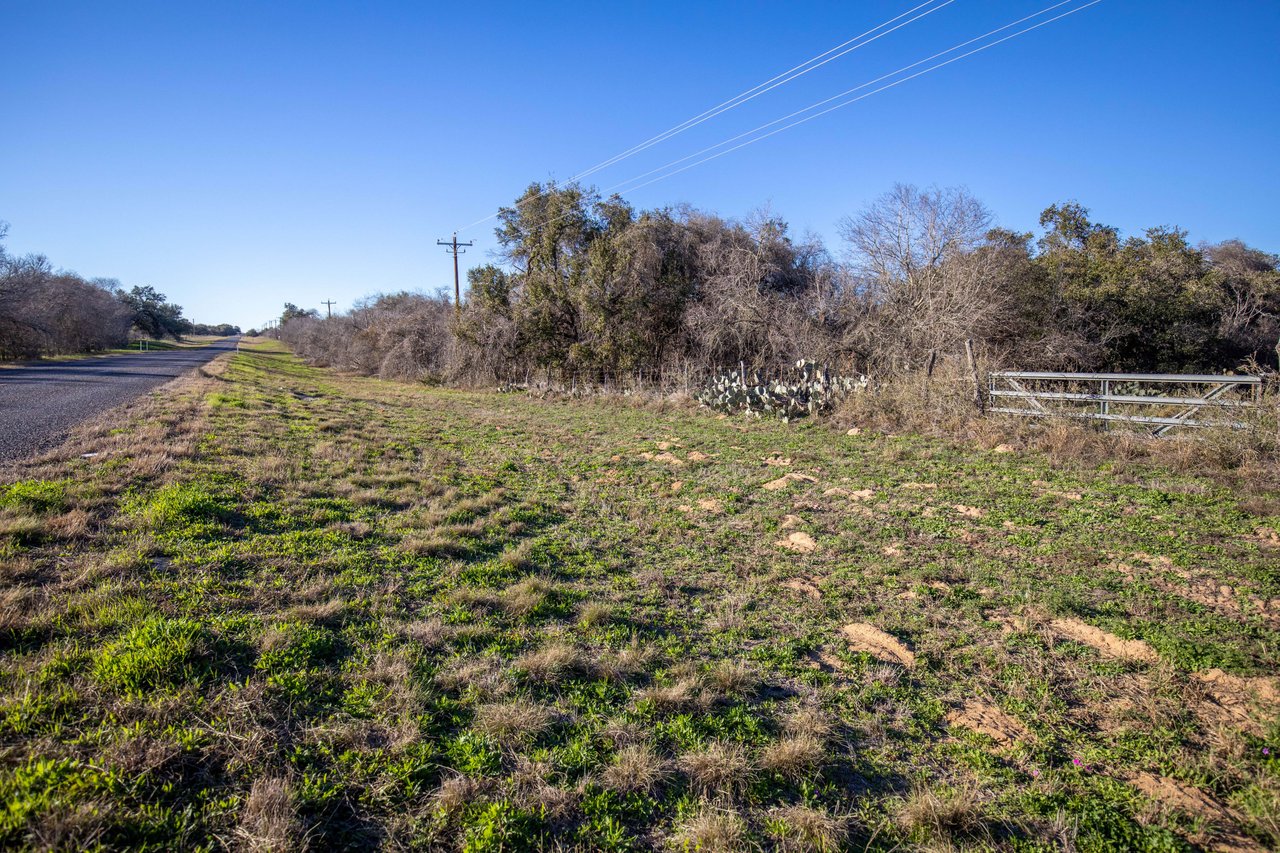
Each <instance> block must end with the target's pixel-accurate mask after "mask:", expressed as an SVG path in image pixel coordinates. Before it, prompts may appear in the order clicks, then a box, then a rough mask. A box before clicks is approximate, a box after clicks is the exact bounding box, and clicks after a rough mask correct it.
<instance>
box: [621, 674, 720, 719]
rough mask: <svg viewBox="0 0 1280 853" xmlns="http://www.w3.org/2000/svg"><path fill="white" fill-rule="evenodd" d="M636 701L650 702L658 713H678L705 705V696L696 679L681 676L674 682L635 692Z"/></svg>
mask: <svg viewBox="0 0 1280 853" xmlns="http://www.w3.org/2000/svg"><path fill="white" fill-rule="evenodd" d="M635 700H636V702H650V703H652V704H653V709H654V710H655V711H657V712H658V713H659V714H679V713H683V712H685V711H694V710H698V709H700V708H704V707H706V705H707V704H708V703H707V697H706V695H705V694H704V693H703V691H702V687H701V685H700V684H699V683H698V681H697V679H694V678H683V679H681V680H679V681H677V682H675V683H674V684H668V685H657V684H655V685H651V686H649V687H645V688H643V689H641V690H637V691H636V693H635Z"/></svg>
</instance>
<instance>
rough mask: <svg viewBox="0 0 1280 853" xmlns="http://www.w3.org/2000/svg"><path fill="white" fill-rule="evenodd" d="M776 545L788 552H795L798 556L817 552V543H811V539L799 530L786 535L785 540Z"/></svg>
mask: <svg viewBox="0 0 1280 853" xmlns="http://www.w3.org/2000/svg"><path fill="white" fill-rule="evenodd" d="M778 545H779V546H780V547H782V548H786V549H787V550H788V551H795V552H797V553H800V554H812V553H813V552H814V551H817V550H818V543H817V542H815V541H813V537H812V536H810V535H809V534H808V533H805V532H803V531H800V530H797V531H796V532H795V533H788V534H787V538H786V539H782V540H779V541H778Z"/></svg>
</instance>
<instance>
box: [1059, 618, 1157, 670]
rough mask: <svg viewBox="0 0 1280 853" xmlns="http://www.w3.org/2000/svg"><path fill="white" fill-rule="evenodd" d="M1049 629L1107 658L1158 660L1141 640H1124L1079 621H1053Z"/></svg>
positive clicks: (1154, 652)
mask: <svg viewBox="0 0 1280 853" xmlns="http://www.w3.org/2000/svg"><path fill="white" fill-rule="evenodd" d="M1049 627H1050V628H1051V629H1052V630H1053V632H1054V633H1055V634H1057V635H1058V636H1060V637H1065V638H1066V639H1068V640H1074V641H1075V642H1077V643H1082V644H1084V645H1086V646H1091V647H1092V648H1094V649H1097V650H1098V651H1099V652H1102V654H1104V655H1106V656H1107V657H1113V658H1122V659H1124V660H1139V661H1147V662H1154V661H1157V660H1159V659H1160V657H1159V655H1157V654H1156V650H1155V649H1153V648H1151V647H1150V646H1148V645H1147V644H1146V643H1144V642H1142V641H1141V640H1126V639H1124V638H1122V637H1117V636H1116V635H1115V634H1109V633H1107V632H1106V631H1104V630H1102V629H1101V628H1095V627H1094V626H1092V625H1089V624H1087V623H1085V622H1081V621H1080V620H1079V619H1054V620H1053V621H1052V622H1050V623H1049Z"/></svg>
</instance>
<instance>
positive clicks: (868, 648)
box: [840, 622, 916, 669]
mask: <svg viewBox="0 0 1280 853" xmlns="http://www.w3.org/2000/svg"><path fill="white" fill-rule="evenodd" d="M840 633H841V634H843V635H844V638H845V639H846V640H848V641H849V645H850V646H852V647H853V648H854V649H856V650H858V651H860V652H866V653H867V654H869V655H871V656H872V657H873V658H876V659H878V660H882V661H886V662H888V663H898V664H902V665H903V666H905V667H907V668H908V669H910V668H911V667H914V666H915V665H916V655H915V652H913V651H911V649H909V648H907V647H906V646H905V645H903V644H902V642H901V641H900V640H898V638H896V637H894V636H892V635H890V634H886V633H885V632H884V631H881V630H880V629H879V628H877V627H876V626H875V625H868V624H867V623H866V622H850V623H849V624H848V625H845V626H844V627H843V628H841V629H840Z"/></svg>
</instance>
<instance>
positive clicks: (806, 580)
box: [782, 577, 822, 600]
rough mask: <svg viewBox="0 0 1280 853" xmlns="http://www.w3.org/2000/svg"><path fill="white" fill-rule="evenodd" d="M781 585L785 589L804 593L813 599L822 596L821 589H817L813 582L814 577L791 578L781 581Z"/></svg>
mask: <svg viewBox="0 0 1280 853" xmlns="http://www.w3.org/2000/svg"><path fill="white" fill-rule="evenodd" d="M782 586H783V587H784V588H786V589H789V590H793V591H794V592H798V593H800V594H801V595H806V596H808V597H809V598H812V599H814V600H817V599H820V598H822V590H820V589H818V585H817V583H815V578H812V577H798V578H791V579H790V580H786V581H783V582H782Z"/></svg>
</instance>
